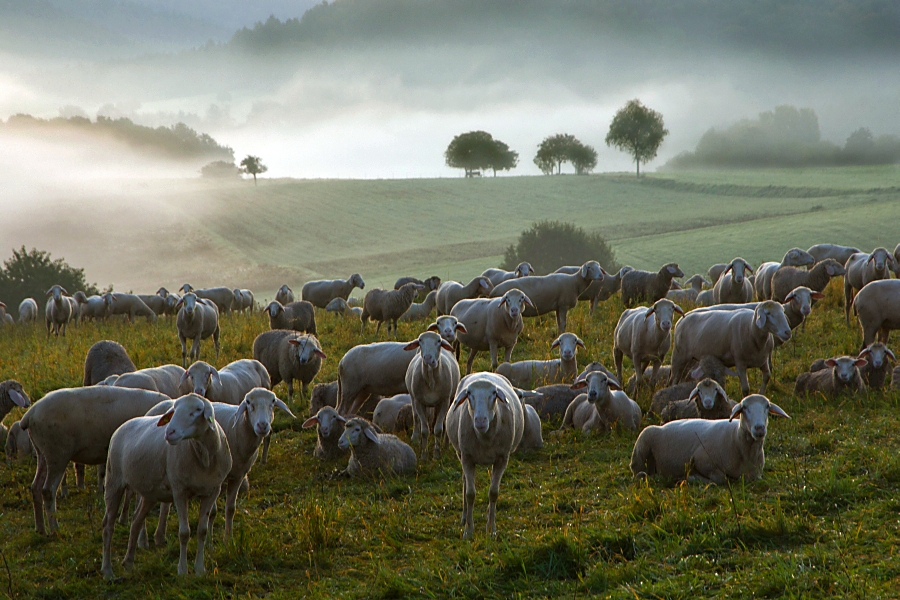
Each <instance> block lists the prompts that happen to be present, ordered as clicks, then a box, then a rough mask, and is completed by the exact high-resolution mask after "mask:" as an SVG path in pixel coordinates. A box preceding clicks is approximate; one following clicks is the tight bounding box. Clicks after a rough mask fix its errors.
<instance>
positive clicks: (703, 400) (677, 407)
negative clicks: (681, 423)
mask: <svg viewBox="0 0 900 600" xmlns="http://www.w3.org/2000/svg"><path fill="white" fill-rule="evenodd" d="M735 406H737V402H735V401H734V400H729V398H728V396H727V395H726V394H725V390H724V389H723V388H722V386H721V385H719V384H718V383H717V382H716V381H715V380H713V379H710V378H708V377H707V378H706V379H704V380H703V381H701V382H700V383H698V384H697V386H696V387H695V388H694V389H693V390H691V395H690V396H688V397H687V398H686V399H684V400H676V401H674V402H670V403H669V404H667V405H666V406H665V408H663V409H662V413H661V414H660V417H661V418H662V422H663V423H668V422H669V421H677V420H679V419H727V418H729V417H730V416H731V411H732V409H734V407H735Z"/></svg>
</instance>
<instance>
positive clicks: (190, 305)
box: [113, 292, 197, 317]
mask: <svg viewBox="0 0 900 600" xmlns="http://www.w3.org/2000/svg"><path fill="white" fill-rule="evenodd" d="M113 299H115V297H113ZM178 304H179V305H183V306H184V308H183V310H184V313H185V314H186V315H188V316H189V317H192V316H194V310H196V308H197V296H196V294H194V293H193V292H187V293H186V294H185V295H184V296H183V297H182V298H181V300H179V301H178ZM176 306H177V305H176Z"/></svg>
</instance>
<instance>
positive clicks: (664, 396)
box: [649, 355, 737, 415]
mask: <svg viewBox="0 0 900 600" xmlns="http://www.w3.org/2000/svg"><path fill="white" fill-rule="evenodd" d="M690 375H691V379H692V381H684V382H682V383H676V384H675V385H670V386H669V387H666V388H663V389H661V390H659V391H658V392H656V393H655V394H653V402H651V403H650V411H649V412H652V413H655V414H657V415H659V414H662V411H663V409H664V408H665V407H666V405H667V404H669V403H670V402H675V401H676V400H684V399H686V398H688V397H689V396H690V395H691V392H692V391H693V390H694V388H695V387H696V385H695V383H694V382H695V381H699V380H701V379H704V378H709V379H712V380H713V381H715V382H716V383H718V384H719V385H720V386H722V387H725V377H726V376H727V375H730V376H732V377H737V372H736V371H734V370H732V369H729V368H727V367H726V366H725V365H724V364H722V361H721V360H719V359H718V358H716V357H715V356H709V355H706V356H703V357H702V358H701V359H700V361H699V362H698V364H697V366H696V367H694V368H693V369H692V370H691V373H690Z"/></svg>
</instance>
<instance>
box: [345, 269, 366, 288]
mask: <svg viewBox="0 0 900 600" xmlns="http://www.w3.org/2000/svg"><path fill="white" fill-rule="evenodd" d="M348 281H349V283H350V285H351V286H353V287H358V288H359V289H361V290H364V289H366V282H365V281H363V278H362V277H361V276H360V274H359V273H354V274H353V275H351V276H350V279H349V280H348Z"/></svg>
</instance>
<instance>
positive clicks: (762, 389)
mask: <svg viewBox="0 0 900 600" xmlns="http://www.w3.org/2000/svg"><path fill="white" fill-rule="evenodd" d="M769 360H770V359H769V358H768V357H767V358H766V362H765V363H763V366H762V367H760V370H761V371H762V385H760V386H759V393H760V394H765V393H766V386H768V385H769V379H770V378H771V377H772V370H771V369H770V367H769ZM745 395H746V394H745Z"/></svg>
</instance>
